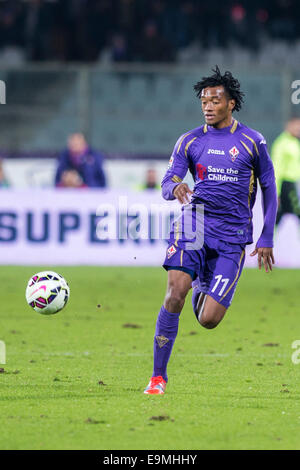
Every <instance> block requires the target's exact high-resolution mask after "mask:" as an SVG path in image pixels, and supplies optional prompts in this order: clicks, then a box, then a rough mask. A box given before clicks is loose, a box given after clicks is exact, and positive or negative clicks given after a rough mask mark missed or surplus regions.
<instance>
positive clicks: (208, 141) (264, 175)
mask: <svg viewBox="0 0 300 470" xmlns="http://www.w3.org/2000/svg"><path fill="white" fill-rule="evenodd" d="M188 170H190V172H191V174H192V176H193V179H194V182H195V186H194V194H193V196H192V200H191V202H192V204H193V203H195V204H197V203H198V204H204V236H206V235H208V236H211V237H216V238H219V239H222V240H224V241H228V242H231V243H238V244H245V243H252V242H253V240H252V232H253V227H252V208H253V206H254V203H255V198H256V192H257V180H259V183H260V186H261V189H262V192H263V203H264V206H265V207H264V215H265V223H264V228H263V231H262V235H261V237H260V239H259V241H258V243H257V246H258V247H262V246H263V247H272V246H273V231H274V224H275V217H276V210H277V197H276V187H275V176H274V169H273V164H272V161H271V158H270V156H269V154H268V150H267V145H266V141H265V139H264V137H263V136H262V135H261V134H260V133H259V132H257V131H255V130H253V129H250V128H249V127H246V126H244V125H243V124H241V123H240V122H238V121H237V120H235V119H234V120H233V122H232V124H231V126H229V127H226V128H223V129H215V128H214V127H212V126H208V125H207V124H205V125H204V126H201V127H197V128H196V129H193V130H191V131H189V132H187V133H185V134H183V135H182V136H181V137H180V138H179V139H178V141H177V143H176V145H175V147H174V150H173V153H172V156H171V158H170V162H169V166H168V170H167V172H166V174H165V176H164V178H163V181H162V193H163V197H164V198H165V199H175V197H174V196H173V191H174V188H175V186H177V185H178V184H179V183H180V182H181V181H182V180H183V178H184V177H185V175H186V173H187V171H188Z"/></svg>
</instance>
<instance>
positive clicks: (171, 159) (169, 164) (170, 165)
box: [168, 156, 174, 170]
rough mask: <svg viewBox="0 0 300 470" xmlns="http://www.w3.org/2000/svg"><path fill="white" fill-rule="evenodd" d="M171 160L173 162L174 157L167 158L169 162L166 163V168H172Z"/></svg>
mask: <svg viewBox="0 0 300 470" xmlns="http://www.w3.org/2000/svg"><path fill="white" fill-rule="evenodd" d="M173 162H174V157H173V156H172V157H171V158H170V160H169V163H168V170H170V168H172V165H173Z"/></svg>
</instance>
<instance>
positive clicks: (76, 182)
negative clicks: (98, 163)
mask: <svg viewBox="0 0 300 470" xmlns="http://www.w3.org/2000/svg"><path fill="white" fill-rule="evenodd" d="M57 187H59V188H86V187H87V186H86V185H85V184H84V183H83V181H82V178H81V176H80V174H79V173H78V171H76V170H65V171H63V172H62V175H61V180H60V183H58V185H57Z"/></svg>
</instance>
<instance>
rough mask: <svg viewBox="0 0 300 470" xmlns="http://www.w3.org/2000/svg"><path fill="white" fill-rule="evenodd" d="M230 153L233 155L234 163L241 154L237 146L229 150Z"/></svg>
mask: <svg viewBox="0 0 300 470" xmlns="http://www.w3.org/2000/svg"><path fill="white" fill-rule="evenodd" d="M229 153H230V155H231V160H232V161H233V162H234V161H235V160H236V158H237V156H238V154H239V153H240V152H239V151H238V149H237V148H236V146H234V147H232V148H231V149H230V150H229Z"/></svg>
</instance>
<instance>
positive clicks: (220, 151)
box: [207, 149, 225, 155]
mask: <svg viewBox="0 0 300 470" xmlns="http://www.w3.org/2000/svg"><path fill="white" fill-rule="evenodd" d="M207 153H208V155H209V154H211V153H212V154H213V155H225V152H224V150H216V149H208V152H207Z"/></svg>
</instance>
